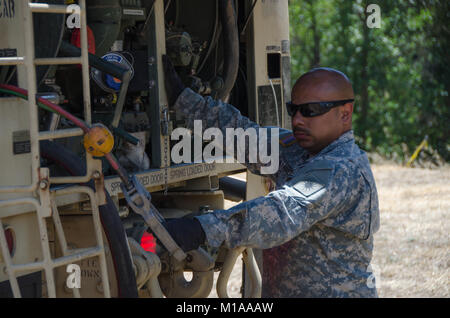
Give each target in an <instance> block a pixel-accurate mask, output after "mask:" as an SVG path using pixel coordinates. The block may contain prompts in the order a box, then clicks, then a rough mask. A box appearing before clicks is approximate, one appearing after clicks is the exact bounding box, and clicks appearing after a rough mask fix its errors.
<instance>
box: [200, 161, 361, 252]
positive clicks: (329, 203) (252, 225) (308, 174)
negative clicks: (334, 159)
mask: <svg viewBox="0 0 450 318" xmlns="http://www.w3.org/2000/svg"><path fill="white" fill-rule="evenodd" d="M350 174H351V172H349V170H348V169H346V168H345V167H336V166H335V167H333V166H332V165H331V164H330V163H321V164H316V165H314V167H312V168H310V169H306V170H305V171H303V172H302V174H301V175H300V176H299V177H297V178H294V179H293V180H292V181H291V182H289V183H288V184H287V185H285V186H284V187H283V188H281V189H279V190H277V191H273V192H271V193H269V194H268V195H267V196H265V197H259V198H256V199H254V200H251V201H247V202H244V203H241V204H239V205H237V206H235V207H233V208H231V209H228V210H216V211H214V212H212V213H208V214H205V215H202V216H198V217H197V218H198V219H199V221H200V223H201V225H202V228H203V229H204V231H205V233H206V237H207V242H208V244H210V245H211V246H214V247H219V246H220V245H221V244H224V245H225V246H227V247H229V248H234V247H237V246H247V247H254V248H261V249H266V248H271V247H274V246H278V245H281V244H283V243H285V242H287V241H289V240H291V239H293V238H294V237H296V236H298V235H299V234H300V233H302V232H304V231H307V230H308V229H309V228H311V227H312V226H313V225H314V224H315V223H317V222H320V221H322V220H324V219H326V218H327V217H328V216H330V215H331V214H333V213H339V211H340V210H342V209H343V207H344V206H345V205H348V204H349V203H350V202H349V200H351V198H349V196H348V194H349V193H350V192H351V189H352V187H353V186H354V185H355V184H356V183H355V182H354V181H353V180H354V178H352V177H351V175H350Z"/></svg>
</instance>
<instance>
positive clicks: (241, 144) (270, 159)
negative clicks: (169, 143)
mask: <svg viewBox="0 0 450 318" xmlns="http://www.w3.org/2000/svg"><path fill="white" fill-rule="evenodd" d="M224 130H225V138H224V135H223V131H222V130H221V129H219V128H215V127H212V128H208V129H205V131H204V132H203V127H202V121H201V120H194V130H193V135H192V132H191V130H189V129H187V128H183V127H179V128H176V129H174V130H173V131H172V134H171V140H180V139H181V140H180V141H179V142H178V143H176V144H175V145H174V146H173V147H172V150H171V153H170V155H171V158H172V161H173V162H174V163H192V162H193V163H200V162H203V161H204V162H207V163H212V162H216V163H224V162H226V163H232V162H234V159H233V158H231V157H234V158H235V159H236V160H237V161H238V162H240V163H242V164H247V163H250V164H251V163H258V164H261V168H260V171H261V174H273V173H276V172H277V171H278V167H279V145H278V143H279V128H262V127H260V128H253V127H249V128H247V129H246V130H244V129H243V128H225V129H224ZM192 141H193V142H194V144H193V147H192ZM204 141H207V142H209V143H208V144H207V145H206V146H204V147H203V142H204ZM224 141H225V144H226V146H225V147H224ZM247 141H248V142H247ZM235 145H236V149H235ZM247 145H248V146H247ZM192 149H193V153H192ZM224 151H225V154H226V155H228V156H227V157H226V158H225V160H224ZM269 152H270V153H269Z"/></svg>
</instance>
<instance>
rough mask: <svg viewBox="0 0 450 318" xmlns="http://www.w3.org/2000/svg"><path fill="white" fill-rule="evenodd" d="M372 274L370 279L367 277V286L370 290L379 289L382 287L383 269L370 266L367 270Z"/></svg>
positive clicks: (374, 265) (373, 265)
mask: <svg viewBox="0 0 450 318" xmlns="http://www.w3.org/2000/svg"><path fill="white" fill-rule="evenodd" d="M366 271H367V272H368V273H370V275H369V277H367V280H366V285H367V287H369V288H377V286H378V287H380V284H381V269H380V267H379V266H378V265H376V264H373V263H372V264H370V265H369V266H368V267H367V270H366Z"/></svg>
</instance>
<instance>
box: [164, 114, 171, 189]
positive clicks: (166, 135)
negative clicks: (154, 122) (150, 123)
mask: <svg viewBox="0 0 450 318" xmlns="http://www.w3.org/2000/svg"><path fill="white" fill-rule="evenodd" d="M163 136H164V137H163V138H164V195H167V191H168V189H169V186H168V183H169V180H168V179H169V178H168V172H169V164H170V163H169V162H168V160H169V157H168V150H169V109H168V108H164V110H163Z"/></svg>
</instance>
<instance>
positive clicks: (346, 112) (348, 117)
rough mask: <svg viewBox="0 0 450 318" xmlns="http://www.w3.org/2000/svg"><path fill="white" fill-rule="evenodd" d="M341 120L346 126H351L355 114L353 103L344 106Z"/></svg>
mask: <svg viewBox="0 0 450 318" xmlns="http://www.w3.org/2000/svg"><path fill="white" fill-rule="evenodd" d="M340 113H341V120H342V122H343V123H344V124H351V122H352V114H353V103H347V104H345V105H342V108H341V112H340Z"/></svg>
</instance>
